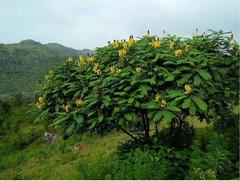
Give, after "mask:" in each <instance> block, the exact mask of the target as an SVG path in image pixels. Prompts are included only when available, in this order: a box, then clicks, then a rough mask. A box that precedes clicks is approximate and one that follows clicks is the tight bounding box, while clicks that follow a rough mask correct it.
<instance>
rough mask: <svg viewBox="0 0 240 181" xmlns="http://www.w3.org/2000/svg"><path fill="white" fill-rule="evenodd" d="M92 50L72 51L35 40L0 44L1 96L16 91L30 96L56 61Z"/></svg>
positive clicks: (55, 44) (61, 46)
mask: <svg viewBox="0 0 240 181" xmlns="http://www.w3.org/2000/svg"><path fill="white" fill-rule="evenodd" d="M93 52H94V51H93V50H88V49H84V50H75V49H73V48H69V47H65V46H63V45H60V44H57V43H49V44H41V43H39V42H36V41H34V40H23V41H20V42H19V43H15V44H0V95H6V94H7V95H13V94H16V93H18V92H22V93H24V94H26V96H30V97H32V96H33V92H34V90H35V87H36V85H37V84H36V83H37V80H43V78H44V75H45V74H46V73H47V72H48V70H49V69H50V68H51V66H52V65H53V64H55V63H58V62H61V61H63V60H67V58H68V57H69V56H72V57H74V58H77V57H78V56H79V55H80V54H82V55H83V56H84V57H86V55H87V53H90V54H92V53H93Z"/></svg>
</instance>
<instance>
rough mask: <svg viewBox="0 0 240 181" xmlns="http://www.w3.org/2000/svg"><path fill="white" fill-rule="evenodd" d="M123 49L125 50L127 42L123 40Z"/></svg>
mask: <svg viewBox="0 0 240 181" xmlns="http://www.w3.org/2000/svg"><path fill="white" fill-rule="evenodd" d="M123 49H127V42H126V40H125V39H124V42H123Z"/></svg>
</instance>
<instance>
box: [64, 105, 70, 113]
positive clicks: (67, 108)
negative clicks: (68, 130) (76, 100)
mask: <svg viewBox="0 0 240 181" xmlns="http://www.w3.org/2000/svg"><path fill="white" fill-rule="evenodd" d="M69 108H70V105H69V104H67V105H66V106H65V111H66V112H69Z"/></svg>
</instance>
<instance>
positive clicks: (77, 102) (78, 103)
mask: <svg viewBox="0 0 240 181" xmlns="http://www.w3.org/2000/svg"><path fill="white" fill-rule="evenodd" d="M82 103H83V100H82V99H81V98H78V99H76V105H77V106H78V105H80V104H82Z"/></svg>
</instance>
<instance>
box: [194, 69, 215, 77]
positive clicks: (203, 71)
mask: <svg viewBox="0 0 240 181" xmlns="http://www.w3.org/2000/svg"><path fill="white" fill-rule="evenodd" d="M196 71H197V72H198V73H199V75H200V76H201V77H202V78H204V79H205V80H211V78H212V76H211V75H210V74H209V73H208V72H207V71H206V70H203V69H201V70H199V69H197V70H196Z"/></svg>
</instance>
